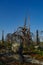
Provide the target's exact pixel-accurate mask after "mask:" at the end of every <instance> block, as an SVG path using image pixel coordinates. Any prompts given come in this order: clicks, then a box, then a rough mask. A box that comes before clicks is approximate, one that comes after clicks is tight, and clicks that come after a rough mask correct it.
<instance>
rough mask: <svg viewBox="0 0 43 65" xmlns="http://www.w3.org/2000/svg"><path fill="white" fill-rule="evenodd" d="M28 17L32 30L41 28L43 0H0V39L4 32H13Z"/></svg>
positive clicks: (42, 23)
mask: <svg viewBox="0 0 43 65" xmlns="http://www.w3.org/2000/svg"><path fill="white" fill-rule="evenodd" d="M25 17H26V18H27V25H28V22H29V20H28V17H30V28H31V31H32V32H35V30H36V29H39V30H43V0H0V39H1V34H2V30H4V34H5V35H6V34H7V33H13V32H14V31H15V30H16V29H17V27H19V26H23V24H24V19H25Z"/></svg>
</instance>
